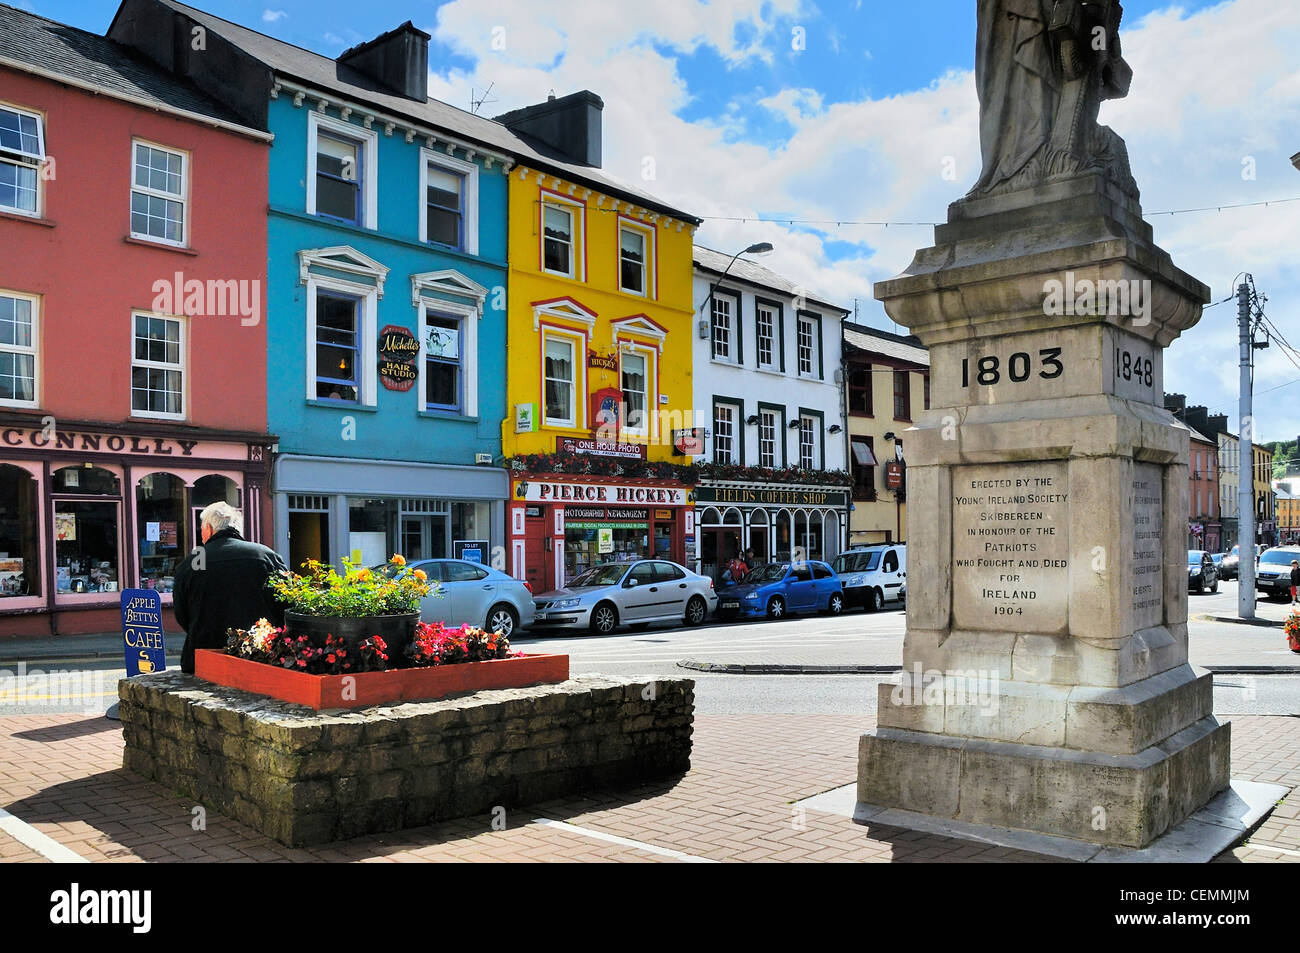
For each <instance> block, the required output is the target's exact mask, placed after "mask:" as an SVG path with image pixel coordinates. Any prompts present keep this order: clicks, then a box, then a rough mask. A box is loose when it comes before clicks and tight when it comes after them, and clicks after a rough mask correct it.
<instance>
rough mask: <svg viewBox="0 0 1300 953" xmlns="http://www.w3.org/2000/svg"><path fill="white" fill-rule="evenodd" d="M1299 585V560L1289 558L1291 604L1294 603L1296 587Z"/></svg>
mask: <svg viewBox="0 0 1300 953" xmlns="http://www.w3.org/2000/svg"><path fill="white" fill-rule="evenodd" d="M1297 586H1300V560H1297V559H1293V560H1291V605H1295V594H1296V587H1297Z"/></svg>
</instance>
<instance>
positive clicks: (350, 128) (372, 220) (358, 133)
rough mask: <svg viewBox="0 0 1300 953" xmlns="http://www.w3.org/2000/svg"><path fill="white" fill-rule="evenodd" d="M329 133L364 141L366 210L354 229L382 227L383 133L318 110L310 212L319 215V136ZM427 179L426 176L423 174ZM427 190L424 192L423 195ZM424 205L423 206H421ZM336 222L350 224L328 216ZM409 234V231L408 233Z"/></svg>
mask: <svg viewBox="0 0 1300 953" xmlns="http://www.w3.org/2000/svg"><path fill="white" fill-rule="evenodd" d="M322 127H324V129H325V130H326V131H327V132H334V133H337V134H338V135H340V136H347V137H348V138H349V139H355V140H356V141H358V142H360V143H361V148H362V150H363V155H362V158H361V176H362V179H361V194H362V196H363V202H362V204H363V206H364V213H363V215H362V221H361V223H360V225H353V226H351V227H352V228H358V227H360V228H368V229H376V228H378V227H379V176H378V174H377V173H378V171H379V132H378V130H376V129H366V128H365V127H364V126H358V125H356V124H354V123H350V122H345V121H344V120H342V119H334V118H333V117H331V116H324V115H322V114H320V113H318V112H311V113H309V114H308V116H307V214H308V215H316V214H317V212H316V152H317V143H316V137H317V134H318V133H319V132H320V130H321V128H322ZM421 178H423V176H421ZM423 194H424V193H423V192H421V195H423ZM421 208H423V205H421ZM326 221H329V222H333V223H334V224H336V225H341V226H343V227H344V228H347V227H349V225H348V223H347V222H339V221H335V220H334V219H332V218H331V219H326ZM408 234H409V233H408Z"/></svg>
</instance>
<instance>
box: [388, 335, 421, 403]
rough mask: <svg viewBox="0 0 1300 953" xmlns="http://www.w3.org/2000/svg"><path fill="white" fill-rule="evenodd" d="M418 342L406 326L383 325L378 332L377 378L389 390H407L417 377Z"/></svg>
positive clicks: (412, 385) (413, 384)
mask: <svg viewBox="0 0 1300 953" xmlns="http://www.w3.org/2000/svg"><path fill="white" fill-rule="evenodd" d="M419 356H420V342H419V341H417V340H416V339H415V335H414V334H412V333H411V332H410V331H408V330H407V329H406V328H403V327H398V326H397V325H395V324H389V325H385V326H384V329H383V330H382V331H380V332H379V379H380V380H381V381H383V383H384V386H385V387H387V388H388V389H389V390H400V391H407V390H410V389H411V388H412V387H414V386H415V382H416V380H417V379H418V378H419V370H418V368H417V366H416V361H417V359H418V358H419Z"/></svg>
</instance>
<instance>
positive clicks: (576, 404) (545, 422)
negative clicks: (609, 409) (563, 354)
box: [540, 327, 587, 430]
mask: <svg viewBox="0 0 1300 953" xmlns="http://www.w3.org/2000/svg"><path fill="white" fill-rule="evenodd" d="M551 338H556V339H558V340H562V341H565V342H567V343H568V345H569V346H570V347H571V348H573V380H572V381H571V382H570V386H571V387H572V388H573V400H572V402H571V404H570V407H571V408H572V410H573V417H572V418H571V419H562V418H559V417H551V416H550V415H548V414H547V412H546V381H547V377H546V344H547V342H548V341H549V340H550V339H551ZM586 355H587V338H586V336H585V335H583V334H581V333H579V332H575V331H566V330H562V329H560V328H552V327H547V328H543V329H542V367H541V371H542V393H541V395H540V396H541V410H542V426H543V427H554V428H557V429H562V430H577V429H579V428H580V427H581V426H582V425H583V421H584V419H585V407H583V406H582V404H583V400H584V395H585V394H586V393H587V383H586V363H587V362H586Z"/></svg>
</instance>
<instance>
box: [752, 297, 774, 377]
mask: <svg viewBox="0 0 1300 953" xmlns="http://www.w3.org/2000/svg"><path fill="white" fill-rule="evenodd" d="M754 314H755V324H756V330H757V332H758V333H757V343H758V366H759V367H766V368H771V367H774V366H775V365H776V320H777V318H776V314H777V313H776V310H775V309H774V308H772V307H770V306H768V305H765V304H760V305H758V306H757V307H756V308H755V309H754Z"/></svg>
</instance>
